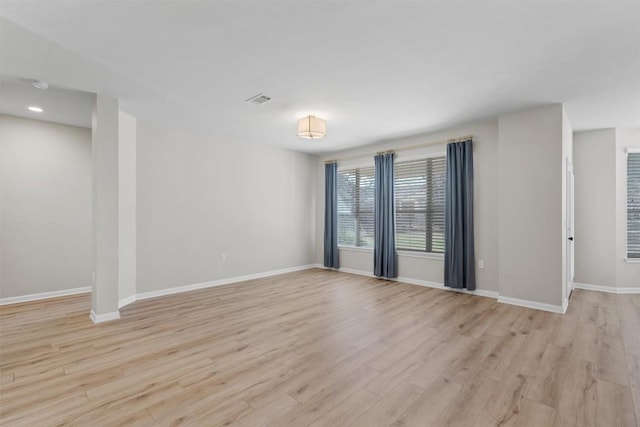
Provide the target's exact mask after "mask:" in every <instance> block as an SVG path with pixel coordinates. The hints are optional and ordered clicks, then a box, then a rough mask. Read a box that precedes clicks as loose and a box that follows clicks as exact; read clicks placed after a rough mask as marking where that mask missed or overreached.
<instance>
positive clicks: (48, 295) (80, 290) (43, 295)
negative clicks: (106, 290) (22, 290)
mask: <svg viewBox="0 0 640 427" xmlns="http://www.w3.org/2000/svg"><path fill="white" fill-rule="evenodd" d="M88 292H91V286H86V287H82V288H73V289H63V290H60V291H51V292H41V293H38V294H30V295H21V296H17V297H7V298H0V305H6V304H17V303H20V302H29V301H37V300H41V299H49V298H56V297H64V296H68V295H76V294H86V293H88Z"/></svg>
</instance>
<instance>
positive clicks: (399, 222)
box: [395, 156, 445, 253]
mask: <svg viewBox="0 0 640 427" xmlns="http://www.w3.org/2000/svg"><path fill="white" fill-rule="evenodd" d="M444 192H445V157H444V156H443V157H433V158H428V159H422V160H417V161H409V162H401V163H396V165H395V197H396V248H397V249H399V250H408V251H422V252H437V253H443V252H444Z"/></svg>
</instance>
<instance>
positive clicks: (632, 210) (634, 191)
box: [627, 152, 640, 258]
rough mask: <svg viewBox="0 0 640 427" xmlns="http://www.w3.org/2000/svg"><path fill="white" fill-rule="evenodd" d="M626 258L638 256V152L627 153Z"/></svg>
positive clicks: (639, 223) (639, 154)
mask: <svg viewBox="0 0 640 427" xmlns="http://www.w3.org/2000/svg"><path fill="white" fill-rule="evenodd" d="M627 258H640V152H629V153H628V154H627Z"/></svg>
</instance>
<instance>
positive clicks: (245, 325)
mask: <svg viewBox="0 0 640 427" xmlns="http://www.w3.org/2000/svg"><path fill="white" fill-rule="evenodd" d="M90 306H91V300H90V295H88V294H85V295H74V296H68V297H62V298H54V299H50V300H41V301H35V302H30V303H20V304H12V305H5V306H1V307H0V425H3V426H4V425H11V426H13V425H16V426H23V425H24V426H29V427H31V426H36V427H38V426H58V425H60V426H62V425H78V426H85V425H97V426H109V425H114V426H115V425H118V426H120V425H133V426H147V425H149V426H151V425H157V426H172V425H237V426H256V425H257V426H260V425H272V426H277V427H287V426H293V427H303V426H308V425H313V426H314V427H320V426H347V425H351V424H353V425H394V426H398V427H399V426H438V427H440V426H446V425H451V426H462V425H469V426H471V425H476V426H478V427H481V426H482V427H484V426H485V425H486V426H492V425H502V426H506V425H514V426H540V427H548V426H558V427H560V426H562V427H564V426H581V427H582V426H589V425H594V426H607V427H608V426H615V425H625V426H626V425H630V426H633V425H636V423H640V334H638V333H637V330H638V324H640V296H638V295H613V294H608V295H603V294H600V293H597V292H592V291H584V290H575V291H574V292H573V293H572V295H571V304H570V306H569V309H568V311H567V314H566V315H559V314H554V313H547V312H541V311H536V310H532V309H527V308H522V307H515V306H509V305H504V304H498V303H497V302H496V301H495V300H493V299H490V298H484V297H477V296H473V295H470V294H462V293H456V292H449V291H443V290H437V289H430V288H424V287H420V286H413V285H408V284H403V283H399V282H395V281H385V280H379V279H374V278H369V277H363V276H357V275H352V274H346V273H340V272H335V271H327V270H322V269H311V270H306V271H302V272H296V273H290V274H285V275H280V276H273V277H269V278H264V279H255V280H251V281H247V282H243V283H239V284H235V285H233V286H220V287H216V288H209V289H201V290H197V291H193V292H186V293H181V294H175V295H170V296H166V297H159V298H154V299H149V300H144V301H138V302H135V303H133V304H131V305H128V306H127V307H125V308H123V309H122V310H121V319H119V320H117V321H113V322H107V323H103V324H98V325H95V324H93V323H92V322H91V320H90V319H89V316H88V314H89V310H90ZM639 425H640V424H639Z"/></svg>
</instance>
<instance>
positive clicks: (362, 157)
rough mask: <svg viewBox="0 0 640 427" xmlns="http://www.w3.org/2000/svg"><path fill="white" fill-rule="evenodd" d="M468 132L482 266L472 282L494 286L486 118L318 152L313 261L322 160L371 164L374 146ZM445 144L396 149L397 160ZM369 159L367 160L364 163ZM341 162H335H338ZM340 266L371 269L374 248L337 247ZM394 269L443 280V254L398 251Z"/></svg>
mask: <svg viewBox="0 0 640 427" xmlns="http://www.w3.org/2000/svg"><path fill="white" fill-rule="evenodd" d="M467 134H473V141H474V143H473V144H474V148H473V150H474V152H473V153H474V164H475V195H474V196H475V197H474V203H475V232H476V260H481V259H482V260H484V261H485V268H484V269H483V270H480V269H476V275H477V287H478V289H481V290H485V291H493V292H497V291H498V210H497V209H498V192H497V186H498V182H497V180H498V120H497V119H492V120H485V121H480V122H475V123H470V124H467V125H464V126H460V127H456V128H452V129H447V130H444V131H441V132H433V133H425V134H421V135H415V136H411V137H407V138H398V139H394V140H389V141H384V142H381V143H378V144H374V145H370V146H367V147H363V148H359V149H354V150H348V151H343V152H338V153H330V154H327V155H323V156H322V157H321V158H319V159H318V161H317V163H316V168H317V171H318V172H317V173H318V180H317V184H316V193H317V195H318V197H317V211H316V217H317V218H318V222H317V224H316V236H317V245H316V262H317V263H320V264H322V262H323V249H322V248H323V230H324V223H323V218H324V213H323V212H324V160H328V159H335V158H338V159H340V158H350V157H357V158H356V159H353V160H348V161H343V162H339V165H344V167H350V166H352V165H353V166H361V165H362V166H364V165H365V164H370V165H373V155H372V153H375V152H377V151H382V150H387V149H391V148H400V147H403V146H404V147H408V146H413V145H416V144H422V143H427V142H431V141H444V140H446V139H448V138H455V137H459V136H462V135H467ZM445 150H446V144H444V143H443V144H437V145H431V146H428V147H424V148H420V149H416V150H405V151H398V152H397V159H398V161H402V160H403V159H407V158H411V157H415V156H419V155H420V154H421V153H422V154H428V153H434V152H440V153H443V154H444V153H445ZM367 162H369V163H367ZM339 167H340V166H339ZM340 265H341V268H344V269H352V270H361V271H365V272H373V251H372V250H366V249H365V250H363V249H348V248H342V249H340ZM398 269H399V270H398V271H399V276H400V277H402V278H408V279H414V280H418V281H426V282H433V283H438V284H442V283H443V281H444V277H443V274H444V273H443V271H444V260H443V258H442V257H437V256H436V257H434V258H426V257H420V256H416V255H410V254H402V253H400V255H399V256H398Z"/></svg>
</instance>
